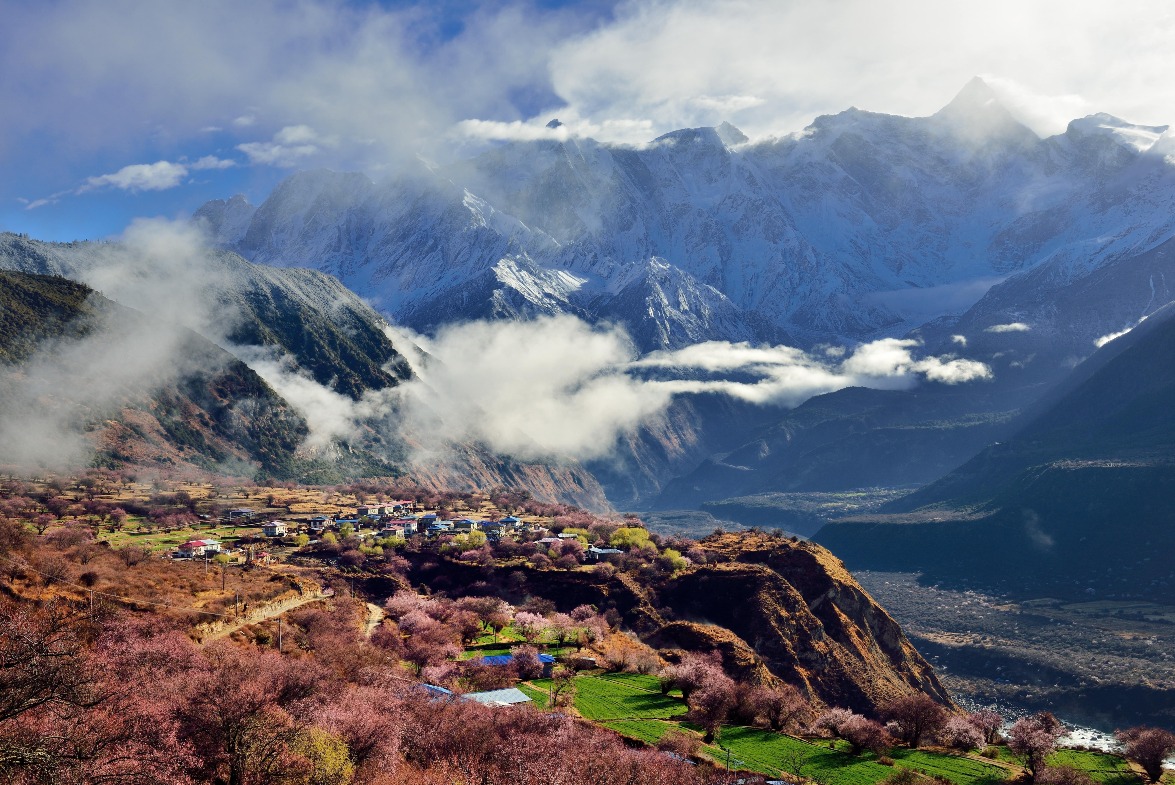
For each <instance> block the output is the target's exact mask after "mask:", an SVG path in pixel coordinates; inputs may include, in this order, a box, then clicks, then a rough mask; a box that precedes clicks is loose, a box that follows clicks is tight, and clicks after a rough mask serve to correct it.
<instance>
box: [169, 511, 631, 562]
mask: <svg viewBox="0 0 1175 785" xmlns="http://www.w3.org/2000/svg"><path fill="white" fill-rule="evenodd" d="M417 509H418V507H417V504H416V502H413V501H410V500H404V501H394V502H387V503H384V504H366V505H360V506H359V507H358V508H357V509H356V510H355V513H354V514H340V515H334V516H327V515H316V516H314V517H313V518H310V519H309V520H301V521H281V520H272V521H267V522H266V523H264V524H262V526H261V532H262V534H263V535H264V536H265V537H267V538H270V539H280V538H284V537H286V536H288V535H291V534H301V533H305V534H309V535H312V536H316V537H321V536H322V535H324V534H326V533H327V532H338V531H341V530H342V529H343V528H345V527H346V528H348V529H349V530H350V532H351V533H354V534H356V535H358V536H360V537H364V538H375V539H383V538H388V537H396V538H401V539H408V538H410V537H426V538H430V539H431V538H434V537H439V536H442V535H446V534H452V535H457V534H470V533H472V532H475V531H476V532H481V533H483V534H484V535H485V536H486V539H487V540H489V541H491V542H496V541H500V540H503V539H514V540H517V539H521V538H526V539H530V538H534V537H537V538H538V539H537V542H538V543H539V544H542V545H557V544H558V543H560V542H562V541H564V540H567V539H575V538H576V537H577V536H578V535H575V534H567V533H560V534H556V535H552V534H551V532H550V530H549V529H547V528H546V527H545V526H543V525H542V524H539V523H524V522H523V521H522V520H521V519H519V518H516V517H514V516H513V515H507V516H506V517H504V518H499V519H495V520H475V519H473V518H461V519H458V520H447V519H441V518H440V517H439V516H438V515H437V514H436V513H435V512H426V513H422V514H421V513H418V512H417ZM256 516H257V512H256V511H254V510H249V509H236V510H229V511H228V512H227V513H225V515H224V520H225V521H228V522H233V523H245V524H251V523H252V522H253V519H254V518H255V517H256ZM218 552H220V543H219V542H217V541H215V540H192V541H190V542H186V543H184V544H183V545H181V546H180V547H179V549H178V550H177V552H176V556H177V557H178V558H200V557H207V556H208V555H210V554H213V553H218ZM620 553H621V551H620V550H618V549H616V548H600V547H597V546H594V545H593V546H591V547H590V548H588V549H587V551H586V556H587V559H588V561H592V562H596V561H601V560H603V559H604V558H605V557H608V556H615V555H618V554H620Z"/></svg>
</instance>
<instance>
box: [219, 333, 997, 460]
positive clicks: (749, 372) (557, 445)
mask: <svg viewBox="0 0 1175 785" xmlns="http://www.w3.org/2000/svg"><path fill="white" fill-rule="evenodd" d="M389 335H390V337H391V338H392V339H393V340H394V342H395V343H396V344H397V346H401V347H415V346H419V347H420V348H421V350H422V351H420V352H419V353H417V352H414V351H407V352H405V354H406V356H407V357H408V359H409V361H410V363H411V364H412V367H413V370H414V372H415V374H416V376H415V378H414V379H413V380H411V381H409V382H407V383H405V384H403V385H401V386H399V387H396V388H392V389H390V390H383V391H378V392H372V393H368V394H367V395H365V396H364V397H363V398H362V399H361V400H360V401H352V400H350V399H348V398H345V397H344V396H339V395H337V394H334V393H332V392H331V391H329V390H324V389H323V388H321V387H320V386H319V385H317V384H316V383H315V382H313V381H312V380H310V379H309V378H308V377H305V376H304V375H299V374H298V373H297V372H296V371H295V370H293V369H292V368H291V367H290V366H289V365H288V364H285V365H283V364H282V363H281V362H275V361H272V360H262V361H260V362H259V361H257V358H252V359H250V361H249V362H250V365H251V366H252V367H254V369H255V370H257V371H258V372H259V373H260V374H261V375H262V377H263V378H265V379H266V381H268V382H269V383H270V384H271V385H272V386H274V387H275V389H277V390H278V391H279V393H281V394H283V396H285V397H287V400H290V402H291V403H292V404H293V405H294V406H295V407H296V408H298V409H299V410H300V411H301V412H302V413H303V415H304V416H305V417H306V418H307V420H308V421H309V422H310V424H311V431H312V434H311V439H310V441H309V442H308V446H311V447H318V448H320V447H322V446H324V445H326V444H328V443H329V442H330V441H331V440H332V439H336V438H345V439H352V438H359V432H360V431H361V430H362V429H363V428H369V427H378V428H384V429H392V430H394V431H397V433H395V434H392V435H393V436H395V437H398V438H400V439H401V440H402V441H403V442H405V443H409V444H417V445H424V447H423V448H422V449H420V450H419V451H418V457H419V458H421V459H422V460H432V459H435V458H436V452H437V451H438V450H440V449H441V448H440V445H443V444H445V443H469V442H478V443H482V444H485V445H486V446H488V447H489V448H491V449H492V450H494V451H495V452H498V453H500V454H504V455H510V456H513V457H516V458H521V459H556V460H559V459H573V460H590V459H594V458H601V457H604V456H606V455H607V454H609V453H610V452H611V451H612V450H613V449H614V448H615V445H616V440H617V438H618V437H619V436H620V435H621V434H624V433H628V432H632V431H634V430H635V429H637V428H639V427H640V425H641V424H642V423H645V422H648V421H650V420H651V419H652V418H654V417H656V416H657V415H659V414H660V413H662V412H663V411H664V410H665V409H666V408H667V407H668V406H669V404H670V402H671V401H672V399H673V397H674V396H676V395H681V394H686V393H712V394H721V395H730V396H733V397H736V398H739V399H741V400H744V401H748V402H751V403H755V404H762V405H774V406H785V407H791V406H796V405H798V404H800V403H802V402H803V401H805V400H807V399H808V398H811V397H812V396H814V395H819V394H822V393H826V392H832V391H834V390H839V389H842V388H844V387H850V386H865V387H875V388H883V389H904V388H908V387H912V386H914V385H916V384H918V383H919V382H920V381H930V382H937V383H944V384H960V383H964V382H970V381H978V380H983V379H990V378H991V375H992V374H991V369H990V368H989V367H988V366H986V365H984V364H983V363H979V362H976V361H973V360H966V359H959V358H954V357H949V356H947V357H934V356H930V357H916V356H915V352H916V350H917V349H918V347H919V346H920V344H919V343H918V342H917V341H913V340H901V339H884V340H880V341H874V342H871V343H867V344H862V345H860V346H858V347H855V348H854V349H852V350H851V351H845V352H837V351H827V350H825V351H817V352H813V353H808V352H804V351H802V350H800V349H796V348H793V347H787V346H753V345H751V344H748V343H730V342H724V341H709V342H706V343H701V344H696V345H693V346H689V347H686V348H683V349H679V350H675V351H659V352H652V353H650V354H647V355H645V356H643V357H642V356H639V355H638V354H637V352H636V350H635V348H634V346H633V344H632V341H631V340H630V339H629V337H628V335H627V334H626V333H625V332H624V331H623V330H621V329H619V328H616V327H599V326H592V325H589V324H587V323H586V322H583V321H581V320H579V319H577V318H575V317H571V316H558V317H549V318H542V319H538V320H535V321H530V322H469V323H464V324H458V325H451V326H449V327H446V328H443V329H442V330H441V331H440V332H439V333H438V334H437V335H436V336H435V337H434V338H426V337H423V336H419V335H414V334H412V333H409V332H407V331H404V330H399V329H392V330H391V331H390V333H389ZM825 348H826V349H828V348H831V347H825ZM238 354H239V353H238ZM316 387H318V388H319V389H317V390H316V389H315V388H316Z"/></svg>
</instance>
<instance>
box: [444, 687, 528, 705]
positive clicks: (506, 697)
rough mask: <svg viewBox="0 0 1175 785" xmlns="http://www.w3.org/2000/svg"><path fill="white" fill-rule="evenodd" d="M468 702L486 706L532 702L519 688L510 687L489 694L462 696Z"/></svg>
mask: <svg viewBox="0 0 1175 785" xmlns="http://www.w3.org/2000/svg"><path fill="white" fill-rule="evenodd" d="M461 697H462V698H464V699H465V700H467V701H474V702H475V703H481V704H484V705H486V706H517V705H519V704H523V703H530V702H531V700H530V698H528V697H527V696H526V693H525V692H523V691H522V690H520V689H518V688H517V687H509V688H507V689H504V690H488V691H487V692H468V693H466V694H464V695H462V696H461Z"/></svg>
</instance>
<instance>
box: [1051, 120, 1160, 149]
mask: <svg viewBox="0 0 1175 785" xmlns="http://www.w3.org/2000/svg"><path fill="white" fill-rule="evenodd" d="M1168 127H1169V126H1165V125H1136V124H1135V123H1130V122H1127V121H1125V120H1123V119H1121V118H1119V117H1114V116H1113V115H1111V114H1106V113H1105V112H1099V113H1098V114H1091V115H1089V116H1088V117H1082V118H1080V119H1078V120H1073V121H1072V122H1070V123H1069V127H1068V128H1067V129H1066V130H1065V135H1066V136H1068V137H1069V138H1077V137H1092V136H1097V137H1105V138H1109V139H1111V140H1112V141H1114V142H1116V143H1117V144H1119V145H1122V146H1123V147H1126V148H1129V149H1133V150H1136V151H1138V152H1140V153H1143V152H1146V151H1147V150H1150V149H1151V148H1152V147H1154V145H1155V142H1157V141H1159V138H1160V137H1162V136H1163V134H1165V133H1166V132H1167V129H1168Z"/></svg>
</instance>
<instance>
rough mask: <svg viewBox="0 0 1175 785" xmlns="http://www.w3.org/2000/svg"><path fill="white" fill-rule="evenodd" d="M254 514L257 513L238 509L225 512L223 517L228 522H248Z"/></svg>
mask: <svg viewBox="0 0 1175 785" xmlns="http://www.w3.org/2000/svg"><path fill="white" fill-rule="evenodd" d="M256 514H257V513H255V512H253V510H247V509H244V508H240V509H236V510H229V511H228V512H226V513H225V514H224V517H225V519H226V520H229V521H238V520H241V519H244V520H248V519H250V518H252V517H253V516H254V515H256Z"/></svg>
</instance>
